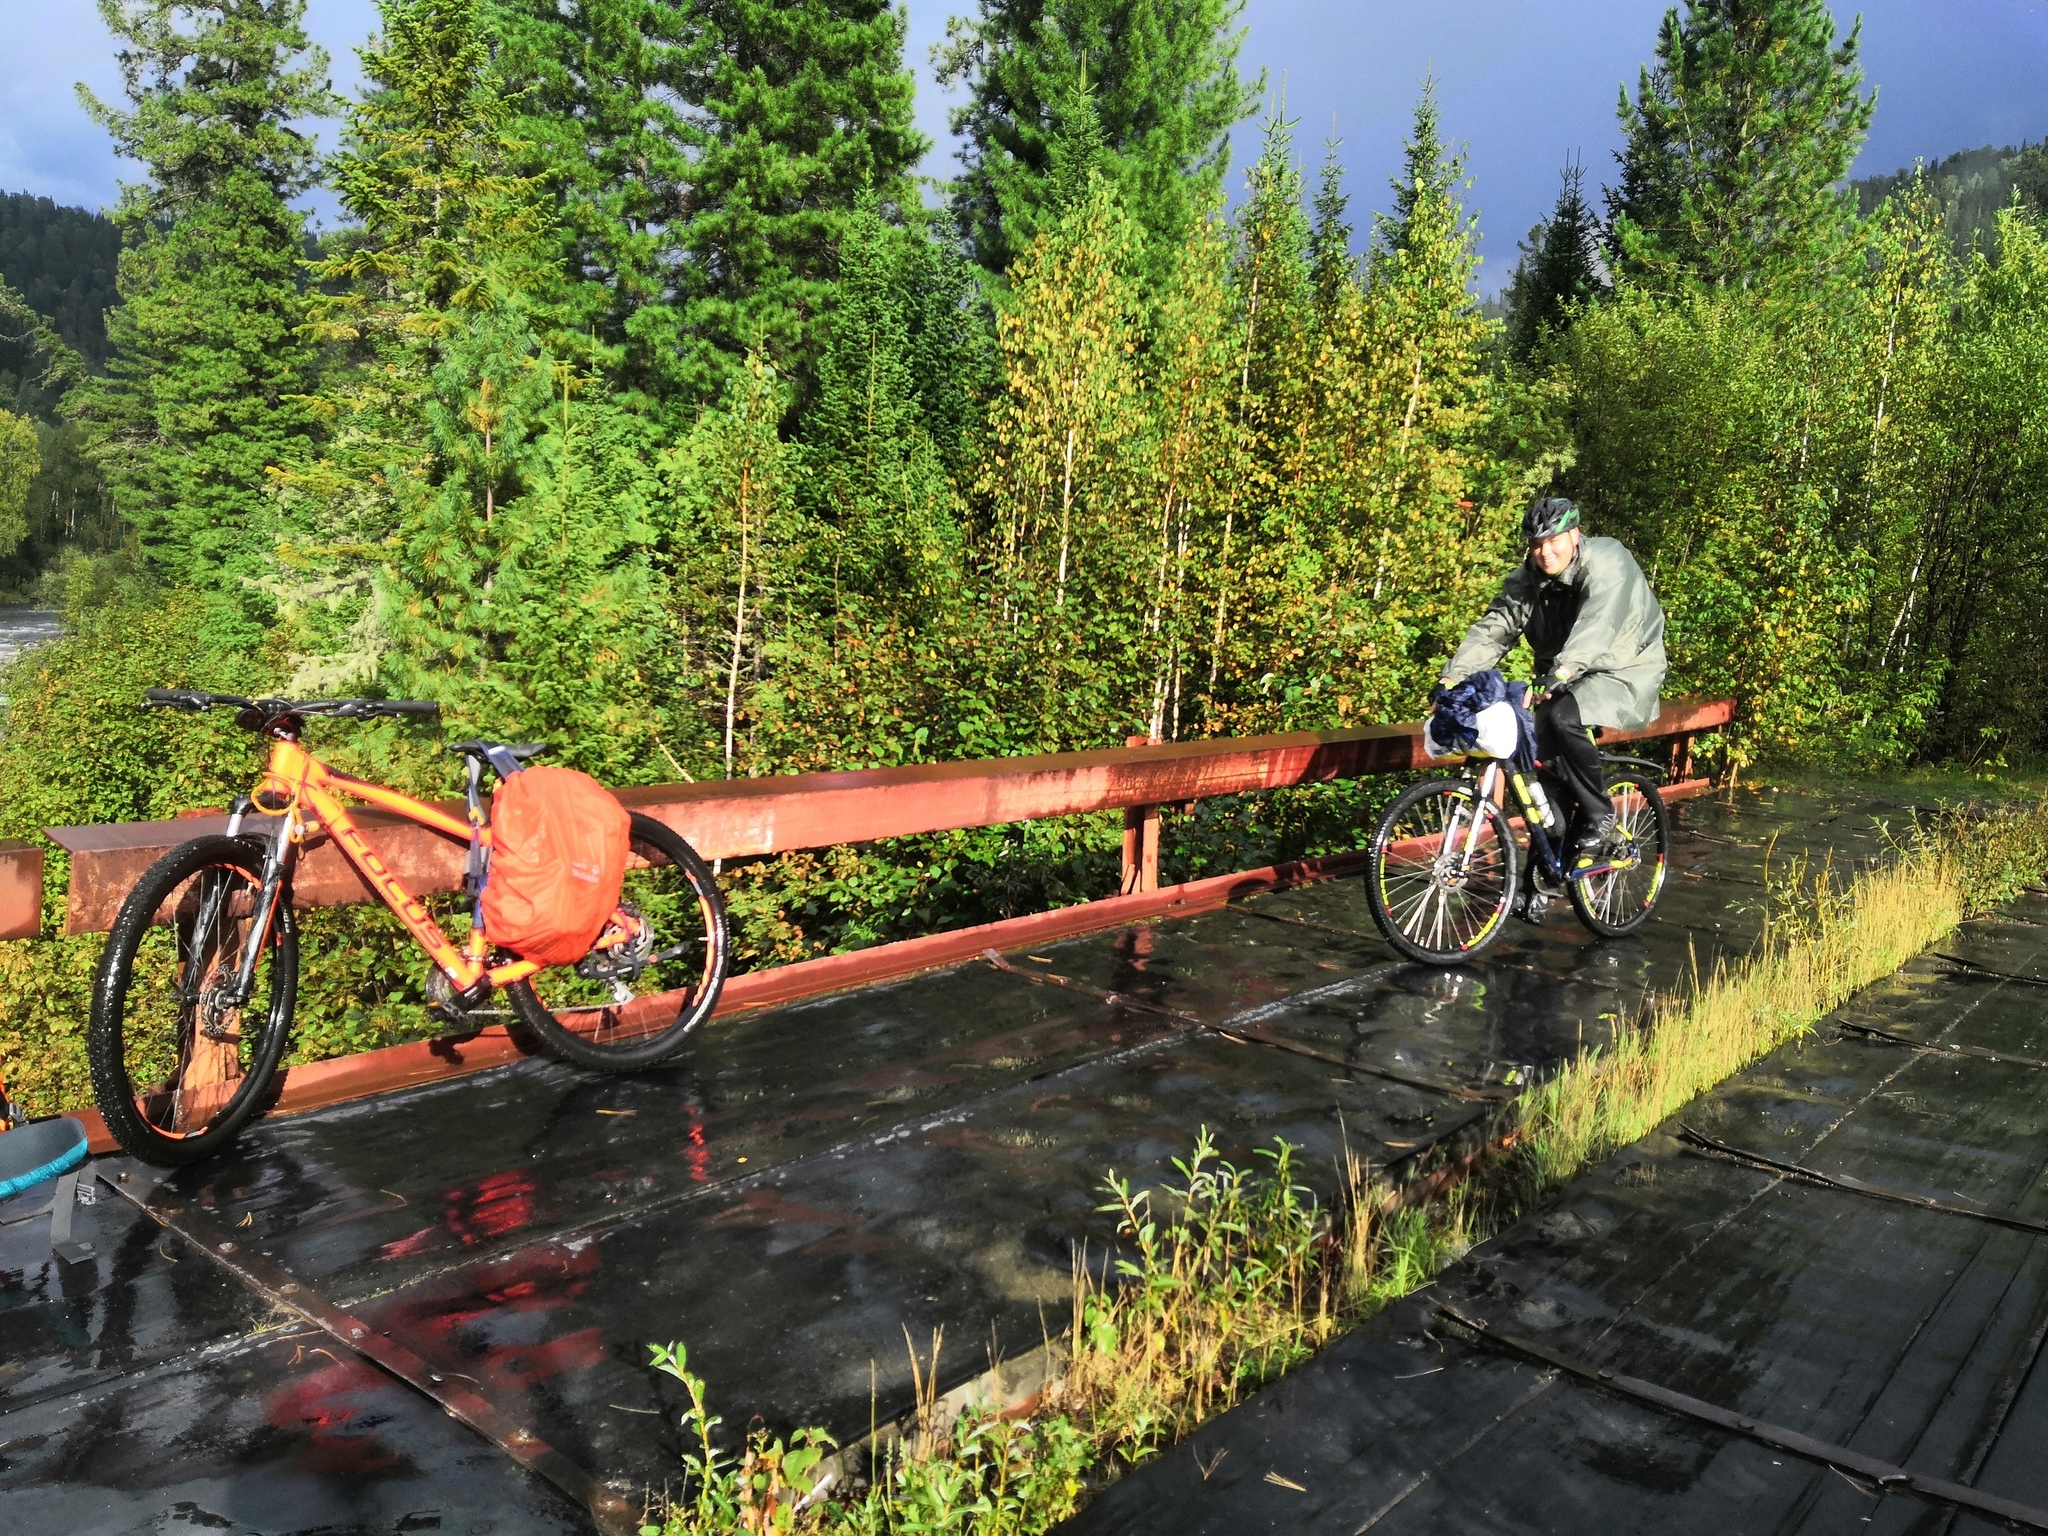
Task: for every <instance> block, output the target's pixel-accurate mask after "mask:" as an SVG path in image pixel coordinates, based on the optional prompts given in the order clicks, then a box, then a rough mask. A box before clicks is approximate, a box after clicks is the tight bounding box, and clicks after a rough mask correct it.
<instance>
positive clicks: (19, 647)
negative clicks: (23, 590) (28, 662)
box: [0, 608, 63, 663]
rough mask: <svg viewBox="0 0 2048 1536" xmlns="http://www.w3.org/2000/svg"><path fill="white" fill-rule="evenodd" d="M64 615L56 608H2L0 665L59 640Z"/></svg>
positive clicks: (0, 614) (0, 618) (0, 613)
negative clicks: (36, 646)
mask: <svg viewBox="0 0 2048 1536" xmlns="http://www.w3.org/2000/svg"><path fill="white" fill-rule="evenodd" d="M62 621H63V615H62V614H60V613H58V612H57V610H56V609H54V608H0V663H6V662H10V661H12V660H14V658H15V657H17V656H19V655H20V654H21V653H22V652H23V651H25V650H27V649H28V648H29V647H30V646H32V645H41V644H42V643H43V642H44V641H45V640H54V639H56V638H57V631H58V629H59V628H60V627H61V624H62Z"/></svg>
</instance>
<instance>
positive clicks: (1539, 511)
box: [1522, 496, 1580, 544]
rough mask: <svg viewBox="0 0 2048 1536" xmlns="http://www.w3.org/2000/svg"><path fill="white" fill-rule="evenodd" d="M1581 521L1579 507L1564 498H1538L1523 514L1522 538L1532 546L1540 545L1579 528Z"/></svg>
mask: <svg viewBox="0 0 2048 1536" xmlns="http://www.w3.org/2000/svg"><path fill="white" fill-rule="evenodd" d="M1579 521H1580V520H1579V509H1578V507H1577V506H1576V505H1574V504H1573V503H1571V502H1569V501H1566V500H1565V499H1564V498H1563V497H1562V496H1538V497H1537V498H1536V499H1535V500H1534V501H1532V502H1530V503H1529V510H1528V511H1527V512H1524V513H1523V514H1522V537H1523V539H1525V540H1526V541H1527V542H1529V543H1531V544H1540V543H1541V542H1542V541H1543V540H1545V539H1547V538H1550V537H1552V536H1553V535H1556V534H1560V533H1563V532H1564V531H1565V530H1566V529H1568V528H1576V527H1578V526H1579Z"/></svg>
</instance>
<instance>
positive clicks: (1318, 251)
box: [1308, 134, 1358, 323]
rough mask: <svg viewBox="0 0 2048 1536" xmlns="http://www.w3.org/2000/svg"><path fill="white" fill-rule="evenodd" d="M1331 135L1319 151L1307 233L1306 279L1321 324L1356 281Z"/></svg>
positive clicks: (1341, 179)
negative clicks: (1310, 226) (1319, 167)
mask: <svg viewBox="0 0 2048 1536" xmlns="http://www.w3.org/2000/svg"><path fill="white" fill-rule="evenodd" d="M1338 142H1339V141H1338V140H1337V138H1336V137H1335V135H1334V134H1333V135H1332V136H1331V138H1330V139H1329V141H1328V142H1327V143H1326V144H1325V145H1324V147H1323V175H1322V181H1321V182H1320V184H1319V185H1318V186H1317V188H1316V200H1315V227H1314V228H1313V229H1312V230H1311V231H1310V233H1309V242H1308V266H1309V277H1310V279H1311V281H1313V282H1314V284H1315V290H1316V314H1317V316H1318V317H1319V318H1320V319H1321V320H1323V321H1324V322H1325V323H1327V322H1328V321H1329V318H1330V316H1332V315H1333V314H1335V313H1336V310H1337V305H1338V302H1339V300H1340V298H1341V297H1342V295H1343V293H1344V290H1345V288H1346V287H1347V286H1348V285H1349V284H1351V283H1354V282H1356V281H1357V280H1358V258H1357V257H1355V256H1353V255H1352V254H1351V236H1352V228H1351V221H1350V219H1349V217H1348V216H1347V215H1348V213H1349V210H1350V206H1351V199H1350V198H1349V197H1347V196H1346V195H1345V192H1344V167H1343V165H1342V164H1340V163H1339V161H1338V159H1337V149H1338Z"/></svg>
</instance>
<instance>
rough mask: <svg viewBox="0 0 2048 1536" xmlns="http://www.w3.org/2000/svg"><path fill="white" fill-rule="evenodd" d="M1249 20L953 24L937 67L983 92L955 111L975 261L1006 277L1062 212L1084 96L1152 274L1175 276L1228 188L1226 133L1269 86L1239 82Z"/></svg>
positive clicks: (1139, 7) (1058, 2) (991, 14)
mask: <svg viewBox="0 0 2048 1536" xmlns="http://www.w3.org/2000/svg"><path fill="white" fill-rule="evenodd" d="M1241 10H1242V0H981V7H980V15H979V16H978V17H977V18H975V19H973V20H971V21H966V20H961V19H959V18H955V19H954V20H953V21H952V22H951V23H949V25H948V41H947V42H946V43H945V44H944V45H942V46H941V47H940V48H938V49H935V50H934V54H933V57H934V62H935V63H936V65H937V67H938V75H939V80H940V83H941V84H944V85H953V84H962V83H964V84H965V85H966V86H967V87H968V89H969V91H970V92H971V99H970V100H969V102H968V103H967V105H966V106H964V107H961V108H960V109H958V110H957V111H955V113H954V114H953V130H954V132H956V133H959V134H961V135H963V136H964V137H965V138H966V140H967V145H966V148H965V150H964V151H963V153H962V157H961V158H962V162H963V164H964V166H965V170H964V172H963V174H962V175H961V177H960V179H959V181H958V182H957V183H956V184H955V185H954V188H953V215H954V218H955V220H956V221H957V222H958V225H959V228H960V232H961V235H962V237H963V239H965V240H966V241H967V242H968V244H969V245H970V246H971V248H972V249H973V252H974V256H975V259H976V260H977V261H979V262H980V263H981V265H982V266H983V267H984V268H986V269H987V270H988V271H990V272H997V273H1000V272H1003V271H1005V270H1007V269H1008V267H1009V265H1010V263H1011V262H1012V261H1013V260H1015V259H1016V257H1017V256H1018V255H1020V254H1021V253H1022V252H1023V251H1025V250H1026V249H1028V248H1029V247H1030V245H1031V242H1032V241H1033V240H1034V239H1035V238H1036V237H1037V236H1038V234H1039V233H1040V231H1042V230H1043V229H1045V228H1047V227H1048V226H1049V224H1050V223H1051V221H1052V220H1053V219H1054V218H1055V217H1056V216H1057V213H1056V198H1055V196H1054V193H1053V189H1052V186H1051V181H1052V177H1053V163H1052V148H1053V143H1054V141H1055V139H1056V138H1057V136H1058V134H1059V132H1060V128H1061V123H1062V111H1063V108H1064V107H1066V106H1067V105H1068V104H1069V103H1071V101H1072V100H1073V95H1074V92H1075V91H1076V90H1077V89H1079V90H1084V91H1086V92H1088V93H1089V94H1090V95H1091V96H1092V98H1093V103H1094V109H1095V112H1096V115H1097V117H1098V119H1099V123H1100V127H1101V132H1102V140H1103V144H1104V148H1105V153H1106V156H1107V159H1106V161H1105V164H1104V175H1105V176H1106V177H1107V178H1108V179H1109V180H1110V181H1111V182H1112V183H1113V184H1114V185H1115V187H1116V188H1117V190H1118V192H1119V193H1120V194H1121V196H1122V198H1123V201H1124V206H1125V208H1126V209H1127V210H1128V212H1129V213H1130V215H1131V217H1132V218H1133V219H1134V220H1135V221H1136V222H1137V224H1138V226H1139V228H1140V230H1141V231H1142V233H1143V235H1144V237H1145V241H1146V247H1147V255H1146V262H1147V266H1148V270H1150V271H1151V272H1153V273H1154V274H1155V275H1159V274H1163V273H1164V272H1165V271H1166V270H1167V269H1168V268H1170V266H1171V264H1172V262H1173V261H1174V259H1175V258H1176V256H1177V253H1178V251H1179V248H1180V245H1181V242H1182V241H1183V240H1184V239H1185V238H1186V237H1187V233H1188V231H1189V229H1191V228H1192V227H1193V225H1194V223H1195V221H1196V220H1197V219H1198V218H1199V217H1200V216H1201V215H1202V213H1203V211H1204V210H1206V209H1207V208H1209V207H1210V206H1212V205H1213V203H1214V202H1215V200H1216V198H1217V195H1218V194H1219V193H1220V191H1221V190H1222V185H1223V174H1224V171H1225V169H1226V167H1227V165H1228V159H1229V143H1228V140H1227V138H1226V137H1225V136H1226V135H1227V134H1228V133H1229V131H1230V129H1231V128H1232V127H1234V126H1235V125H1236V124H1237V123H1239V122H1241V121H1242V120H1243V119H1244V117H1245V115H1246V114H1247V113H1248V112H1249V111H1250V110H1251V108H1252V105H1253V104H1254V103H1255V102H1256V101H1257V100H1258V97H1259V94H1260V92H1261V91H1262V90H1263V87H1264V81H1263V79H1261V80H1260V81H1259V82H1257V83H1255V84H1253V85H1250V86H1247V85H1246V84H1245V83H1244V82H1243V81H1241V80H1239V79H1238V75H1237V63H1236V61H1237V53H1238V48H1239V46H1240V45H1241V43H1242V41H1243V38H1244V33H1243V31H1242V30H1239V29H1235V24H1236V21H1237V18H1238V15H1239V14H1240V12H1241Z"/></svg>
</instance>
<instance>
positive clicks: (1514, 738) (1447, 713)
mask: <svg viewBox="0 0 2048 1536" xmlns="http://www.w3.org/2000/svg"><path fill="white" fill-rule="evenodd" d="M1529 692H1530V685H1529V684H1527V683H1511V682H1509V681H1508V680H1507V679H1506V678H1504V677H1502V676H1501V675H1500V673H1499V672H1498V671H1496V670H1495V669H1494V668H1492V667H1488V668H1487V669H1485V670H1484V671H1481V672H1474V673H1473V674H1472V675H1471V676H1470V677H1468V678H1466V679H1465V680H1464V681H1463V682H1462V683H1459V684H1457V685H1456V686H1455V687H1450V688H1443V687H1439V688H1437V689H1436V691H1435V692H1434V693H1432V694H1431V695H1430V698H1431V700H1432V703H1433V705H1434V707H1433V708H1432V709H1431V710H1430V712H1429V719H1428V721H1427V722H1426V723H1425V724H1424V725H1423V728H1422V750H1423V751H1424V752H1426V753H1428V754H1429V755H1430V756H1431V757H1450V756H1452V755H1454V754H1455V753H1459V752H1483V753H1485V754H1486V755H1487V756H1488V757H1498V758H1504V759H1506V760H1507V761H1509V762H1511V763H1513V764H1514V765H1515V767H1516V768H1518V769H1520V770H1521V771H1522V772H1523V773H1534V772H1535V771H1536V717H1535V716H1534V715H1532V714H1531V713H1530V712H1529V705H1528V698H1529Z"/></svg>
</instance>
